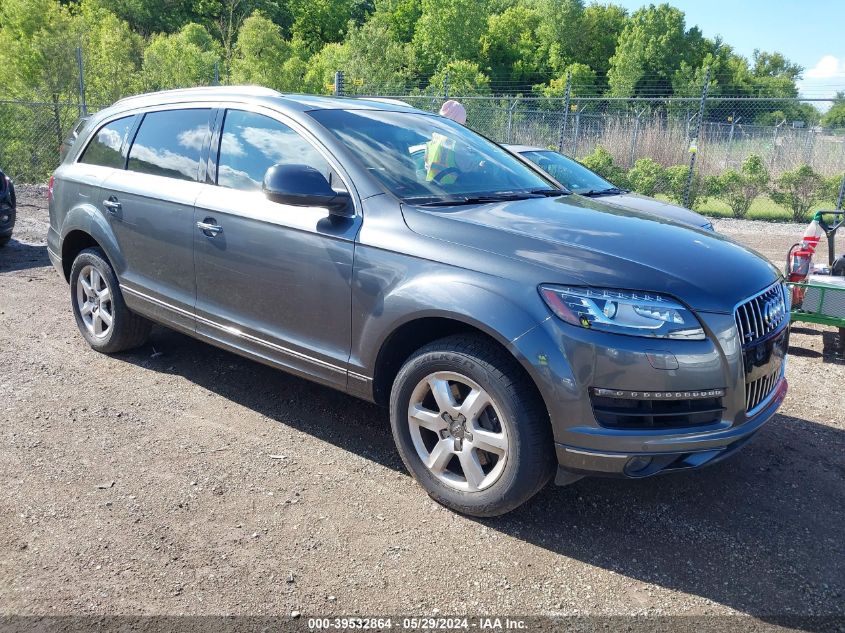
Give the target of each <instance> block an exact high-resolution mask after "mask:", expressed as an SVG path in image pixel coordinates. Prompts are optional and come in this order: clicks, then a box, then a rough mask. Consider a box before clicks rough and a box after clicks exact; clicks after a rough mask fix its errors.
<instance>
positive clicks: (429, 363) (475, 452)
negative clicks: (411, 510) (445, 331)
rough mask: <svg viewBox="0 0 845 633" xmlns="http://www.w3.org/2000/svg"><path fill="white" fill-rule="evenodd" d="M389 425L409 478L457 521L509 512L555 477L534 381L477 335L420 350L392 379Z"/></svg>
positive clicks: (545, 419)
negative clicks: (455, 515)
mask: <svg viewBox="0 0 845 633" xmlns="http://www.w3.org/2000/svg"><path fill="white" fill-rule="evenodd" d="M444 384H445V385H446V386H445V387H444ZM435 391H436V392H437V394H439V398H438V397H436V396H435ZM485 396H487V398H486V399H485ZM485 402H487V403H488V404H484V403H485ZM444 405H445V406H444ZM412 414H413V415H412ZM390 424H391V427H392V430H393V438H394V440H395V441H396V446H397V448H398V450H399V454H400V456H401V457H402V461H403V462H404V463H405V466H406V467H407V468H408V470H409V471H410V472H411V474H412V475H413V477H414V478H415V479H416V480H417V481H418V482H419V483H420V485H422V487H423V488H424V489H425V490H426V492H427V493H428V494H429V495H430V496H431V497H432V498H433V499H434V500H435V501H437V502H439V503H441V504H443V505H444V506H446V507H448V508H450V509H452V510H455V511H456V512H460V513H461V514H466V515H470V516H476V517H491V516H498V515H501V514H504V513H506V512H509V511H510V510H513V509H514V508H516V507H518V506H520V505H521V504H523V503H524V502H525V501H527V500H528V499H530V498H531V497H532V496H534V495H535V494H536V493H537V492H538V491H539V490H540V489H541V488H542V487H543V486H545V485H546V484H547V483H548V481H549V479H550V478H551V476H552V474H553V473H554V469H555V464H556V459H555V454H554V444H553V440H552V432H551V424H550V423H549V417H548V414H547V412H546V409H545V406H544V404H543V402H542V400H541V399H540V396H539V394H538V393H537V390H536V388H535V387H534V384H533V383H532V382H531V379H530V378H529V377H528V376H527V375H526V374H525V372H524V371H523V369H522V367H520V366H519V364H518V363H517V362H516V360H515V359H514V358H513V357H511V356H510V354H508V353H507V352H506V351H505V350H503V349H501V348H500V347H499V346H498V345H496V344H495V343H494V342H492V341H489V340H487V339H485V338H483V337H481V336H473V335H455V336H449V337H447V338H443V339H440V340H438V341H435V342H433V343H430V344H429V345H426V346H425V347H423V348H421V349H419V350H418V351H417V352H415V353H414V354H413V355H412V356H411V357H410V358H409V359H408V360H407V361H406V362H405V364H404V365H403V366H402V368H401V369H400V370H399V373H398V374H397V376H396V379H395V380H394V382H393V389H392V391H391V394H390ZM486 449H491V450H486ZM450 453H451V456H449V454H450ZM424 460H427V461H428V462H429V464H431V467H429V465H427V464H426V463H425V461H424ZM465 465H466V466H467V468H466V469H465V467H464V466H465ZM479 468H480V470H479Z"/></svg>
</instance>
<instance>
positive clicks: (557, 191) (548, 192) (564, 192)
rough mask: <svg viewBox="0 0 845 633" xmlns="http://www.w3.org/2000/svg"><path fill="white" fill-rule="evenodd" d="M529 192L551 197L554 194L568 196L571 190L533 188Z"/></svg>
mask: <svg viewBox="0 0 845 633" xmlns="http://www.w3.org/2000/svg"><path fill="white" fill-rule="evenodd" d="M531 193H535V194H538V195H541V196H547V197H549V198H553V197H555V196H568V195H570V194H571V193H572V192H571V191H567V190H566V189H533V190H532V191H531Z"/></svg>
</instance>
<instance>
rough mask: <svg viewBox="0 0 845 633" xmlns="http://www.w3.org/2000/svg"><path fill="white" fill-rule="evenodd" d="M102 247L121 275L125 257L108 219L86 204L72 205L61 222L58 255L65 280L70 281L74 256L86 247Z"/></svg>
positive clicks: (113, 266) (110, 262) (118, 274)
mask: <svg viewBox="0 0 845 633" xmlns="http://www.w3.org/2000/svg"><path fill="white" fill-rule="evenodd" d="M91 247H96V248H99V249H100V250H102V251H103V252H104V253H105V255H106V259H107V260H108V262H109V264H111V266H112V268H113V269H114V271H115V274H116V275H117V276H118V279H120V276H121V273H122V272H123V269H124V265H123V264H124V260H123V257H122V256H121V255H120V249H119V247H118V244H117V240H116V238H115V236H114V233H113V232H112V229H111V227H110V226H109V223H108V221H107V220H106V219H105V218H104V217H103V216H102V215H101V214H100V212H99V211H98V210H97V209H96V208H93V207H90V206H88V205H86V206H80V207H76V208H74V209H72V210H71V211H70V212H69V213H68V215H67V217H66V218H65V221H64V223H63V226H62V240H61V258H62V272H63V273H64V277H65V281H70V269H71V267H72V266H73V260H74V259H76V257H77V255H79V253H80V252H82V251H83V250H84V249H86V248H91Z"/></svg>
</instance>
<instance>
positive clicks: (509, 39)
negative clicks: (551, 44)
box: [481, 3, 546, 87]
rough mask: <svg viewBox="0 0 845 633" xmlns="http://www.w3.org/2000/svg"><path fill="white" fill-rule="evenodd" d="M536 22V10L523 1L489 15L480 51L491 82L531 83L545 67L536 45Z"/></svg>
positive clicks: (518, 84) (515, 84)
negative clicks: (488, 69)
mask: <svg viewBox="0 0 845 633" xmlns="http://www.w3.org/2000/svg"><path fill="white" fill-rule="evenodd" d="M540 24H541V16H540V13H539V11H537V10H536V8H534V7H533V6H530V5H528V4H525V3H517V4H515V5H513V6H512V7H508V8H507V9H505V11H503V12H502V13H498V14H492V15H491V16H490V17H489V19H488V21H487V32H486V33H484V34H483V35H482V36H481V52H482V56H483V58H484V61H485V63H486V64H487V66H488V67H489V68H490V78H491V79H492V80H493V82H495V83H497V84H500V83H502V82H505V85H508V86H514V87H519V86H520V85H531V84H532V83H534V82H536V81H537V78H538V75H539V74H540V73H542V72H544V71H545V70H546V60H545V59H543V58H542V56H541V55H540V54H539V53H538V48H537V30H538V28H539V26H540Z"/></svg>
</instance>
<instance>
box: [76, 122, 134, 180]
mask: <svg viewBox="0 0 845 633" xmlns="http://www.w3.org/2000/svg"><path fill="white" fill-rule="evenodd" d="M134 121H135V117H134V116H127V117H123V118H122V119H116V120H114V121H112V122H111V123H107V124H106V125H104V126H103V127H101V128H100V129H99V130H97V133H96V134H94V137H93V138H92V139H91V142H89V143H88V147H86V148H85V151H84V152H82V157H81V158H80V159H79V162H80V163H86V164H88V165H102V166H103V167H116V168H118V169H123V163H124V156H125V155H124V154H122V153H121V151H120V150H121V148H122V147H123V143H124V142H125V141H126V136H127V135H128V134H129V130H131V129H132V124H133V122H134Z"/></svg>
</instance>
